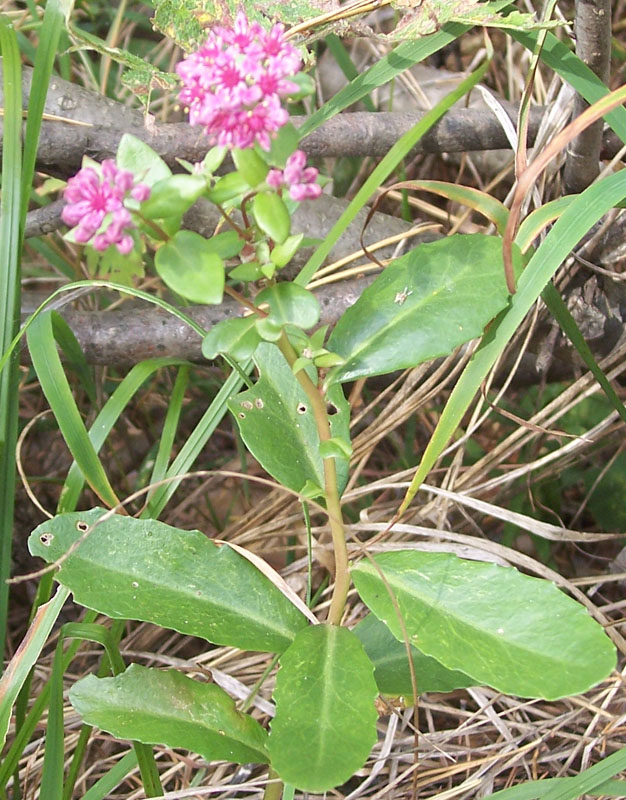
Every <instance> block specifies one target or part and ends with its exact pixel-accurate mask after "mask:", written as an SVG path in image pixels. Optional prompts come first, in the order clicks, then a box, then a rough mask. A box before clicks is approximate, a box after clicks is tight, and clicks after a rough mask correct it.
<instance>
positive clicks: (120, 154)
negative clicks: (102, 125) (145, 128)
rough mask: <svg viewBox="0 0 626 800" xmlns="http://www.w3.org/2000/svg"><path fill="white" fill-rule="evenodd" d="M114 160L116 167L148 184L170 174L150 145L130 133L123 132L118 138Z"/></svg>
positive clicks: (152, 183) (150, 184) (151, 184)
mask: <svg viewBox="0 0 626 800" xmlns="http://www.w3.org/2000/svg"><path fill="white" fill-rule="evenodd" d="M115 160H116V163H117V166H118V167H121V168H122V169H127V170H128V171H129V172H132V173H133V175H135V177H136V178H137V179H138V180H140V181H141V183H145V184H147V185H148V186H153V185H154V184H155V183H157V181H160V180H163V179H164V178H167V177H169V176H170V175H171V174H172V171H171V170H170V168H169V167H168V166H167V164H166V163H165V161H163V159H162V158H161V156H160V155H159V154H158V153H155V151H154V150H153V149H152V148H151V147H150V145H148V144H146V143H145V142H142V141H141V139H138V138H137V137H136V136H133V135H132V134H130V133H125V134H124V135H123V136H122V138H121V139H120V143H119V145H118V148H117V157H116V159H115Z"/></svg>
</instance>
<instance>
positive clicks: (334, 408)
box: [326, 403, 339, 417]
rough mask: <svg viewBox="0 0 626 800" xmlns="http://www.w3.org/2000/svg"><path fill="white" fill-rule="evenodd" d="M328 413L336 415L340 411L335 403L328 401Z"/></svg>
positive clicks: (331, 415) (330, 415)
mask: <svg viewBox="0 0 626 800" xmlns="http://www.w3.org/2000/svg"><path fill="white" fill-rule="evenodd" d="M326 413H327V414H328V416H329V417H334V416H335V414H338V413H339V409H338V408H337V406H336V405H335V404H334V403H326Z"/></svg>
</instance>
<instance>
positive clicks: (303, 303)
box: [255, 283, 320, 330]
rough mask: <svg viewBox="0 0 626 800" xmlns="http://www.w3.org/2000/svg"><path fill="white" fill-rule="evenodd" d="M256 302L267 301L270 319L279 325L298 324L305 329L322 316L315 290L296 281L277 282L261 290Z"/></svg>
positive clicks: (258, 303)
mask: <svg viewBox="0 0 626 800" xmlns="http://www.w3.org/2000/svg"><path fill="white" fill-rule="evenodd" d="M255 303H256V304H257V305H260V304H261V303H267V304H268V305H269V307H270V312H271V313H270V319H271V320H272V321H273V322H276V323H278V324H279V325H287V324H289V323H291V324H292V325H297V326H298V327H299V328H302V329H303V330H307V329H308V328H312V327H313V326H314V325H317V323H318V322H319V318H320V304H319V300H318V299H317V297H316V296H315V295H314V294H313V292H309V291H308V290H307V289H305V288H303V287H302V286H298V285H297V284H295V283H277V284H276V285H275V286H268V287H267V289H263V291H261V292H259V294H258V295H257V296H256V298H255Z"/></svg>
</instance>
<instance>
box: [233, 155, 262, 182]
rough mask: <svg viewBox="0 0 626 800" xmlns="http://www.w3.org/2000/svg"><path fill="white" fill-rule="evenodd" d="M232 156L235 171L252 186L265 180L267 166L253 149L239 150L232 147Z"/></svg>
mask: <svg viewBox="0 0 626 800" xmlns="http://www.w3.org/2000/svg"><path fill="white" fill-rule="evenodd" d="M232 157H233V161H234V162H235V166H236V167H237V171H238V172H239V174H240V175H241V176H242V177H243V178H244V179H245V180H246V181H247V182H248V183H249V184H250V186H251V187H252V188H254V187H255V186H257V185H258V184H259V183H261V182H262V181H264V180H265V176H266V175H267V173H268V172H269V167H268V166H267V164H266V163H265V161H263V159H262V158H261V156H260V155H259V154H258V153H256V152H255V151H254V150H253V149H251V148H248V149H247V150H239V149H238V148H234V150H233V152H232Z"/></svg>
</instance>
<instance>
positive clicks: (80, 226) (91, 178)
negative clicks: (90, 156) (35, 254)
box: [61, 159, 150, 255]
mask: <svg viewBox="0 0 626 800" xmlns="http://www.w3.org/2000/svg"><path fill="white" fill-rule="evenodd" d="M129 194H130V196H131V197H133V198H134V199H135V200H137V201H138V202H140V203H143V201H144V200H147V199H148V197H149V196H150V187H149V186H146V185H145V184H143V183H135V176H134V175H133V174H132V172H128V170H125V169H119V167H117V166H116V164H115V161H112V160H111V159H107V160H106V161H103V162H102V175H99V174H98V172H97V171H96V170H95V169H94V168H93V167H83V168H82V169H81V170H79V171H78V172H77V173H76V175H74V177H73V178H70V179H69V181H68V182H67V187H66V189H65V193H64V195H63V196H64V199H65V202H66V205H65V206H64V208H63V211H62V212H61V218H62V220H63V222H65V224H66V225H69V226H70V227H72V228H73V227H75V226H76V227H75V231H74V238H75V240H76V241H77V242H80V243H81V244H84V243H85V242H88V241H90V240H91V239H92V237H93V242H92V244H93V247H94V249H95V250H100V251H102V250H106V249H107V247H110V246H111V245H112V244H114V245H115V246H116V247H117V249H118V250H119V252H120V253H121V254H122V255H127V254H128V253H130V251H131V250H132V249H133V245H134V242H133V237H132V236H131V235H130V233H129V232H128V231H129V230H130V229H132V228H134V227H135V225H134V223H133V221H132V217H131V215H130V211H129V210H128V209H127V208H126V207H125V206H124V200H125V199H126V197H127V196H128V195H129ZM107 215H110V222H109V224H108V225H107V226H106V228H105V229H104V230H103V231H102V232H101V233H98V229H99V228H100V227H101V226H102V223H103V222H104V221H105V218H106V217H107Z"/></svg>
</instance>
